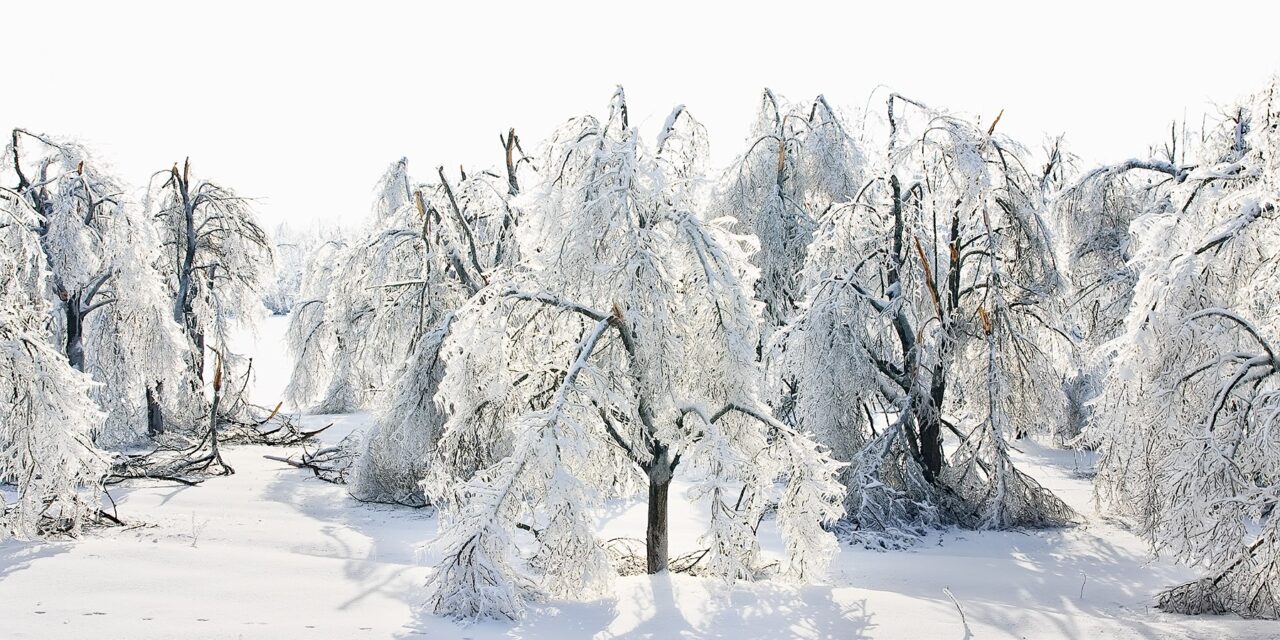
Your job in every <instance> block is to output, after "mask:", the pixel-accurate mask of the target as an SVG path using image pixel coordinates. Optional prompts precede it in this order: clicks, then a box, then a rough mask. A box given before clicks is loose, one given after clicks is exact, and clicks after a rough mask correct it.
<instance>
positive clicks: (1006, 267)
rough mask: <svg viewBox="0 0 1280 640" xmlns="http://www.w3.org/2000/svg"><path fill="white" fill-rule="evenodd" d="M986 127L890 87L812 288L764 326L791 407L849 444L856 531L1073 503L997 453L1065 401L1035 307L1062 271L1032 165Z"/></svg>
mask: <svg viewBox="0 0 1280 640" xmlns="http://www.w3.org/2000/svg"><path fill="white" fill-rule="evenodd" d="M913 126H914V128H913ZM994 129H995V123H993V124H992V125H991V127H990V128H988V129H985V130H984V129H982V128H979V127H978V126H976V125H974V124H972V123H970V122H968V121H965V120H963V119H961V118H958V117H954V116H949V115H946V114H944V113H941V112H938V111H935V110H933V109H929V108H927V107H925V106H923V105H921V104H920V103H918V102H915V101H911V100H908V99H905V98H902V97H901V96H897V95H894V96H891V97H890V99H889V107H888V144H887V148H886V150H885V152H884V153H883V154H882V156H881V157H880V158H879V159H878V164H876V165H875V167H874V168H873V170H872V172H871V174H870V179H869V180H868V181H867V183H866V185H865V187H863V188H862V189H861V191H860V192H859V193H858V194H856V197H855V198H853V199H852V200H851V201H850V202H847V203H845V204H843V205H841V206H837V207H833V208H832V209H831V210H830V211H829V212H828V213H827V215H825V216H824V217H823V218H822V219H821V221H820V225H819V227H818V229H817V231H816V235H815V240H814V243H813V245H812V246H811V247H810V250H809V254H808V261H807V263H806V267H805V270H804V273H803V277H804V282H805V284H806V286H807V288H808V294H807V296H806V299H805V301H804V304H803V305H802V308H801V309H800V311H799V313H798V314H797V315H796V316H795V318H794V319H793V321H792V322H790V323H789V324H788V325H787V326H786V327H785V328H784V329H782V330H781V331H780V332H779V334H778V335H777V336H776V339H775V340H774V341H773V345H772V352H771V354H770V356H771V367H772V369H773V373H774V374H775V376H776V377H778V378H782V379H787V378H789V379H790V380H791V381H792V382H791V386H793V388H794V390H795V394H796V397H795V408H794V411H795V418H796V424H798V425H799V426H800V427H802V428H803V429H805V430H808V431H812V432H813V433H815V434H816V435H817V437H818V438H819V440H820V441H822V442H824V443H826V444H828V445H829V446H831V448H832V449H833V451H834V453H835V454H836V456H837V457H838V458H839V459H841V460H844V461H848V462H850V464H849V466H848V468H847V469H846V470H845V472H844V475H843V477H842V480H843V482H844V484H845V486H846V488H847V490H848V491H847V497H846V500H845V506H846V510H847V513H848V519H849V522H850V524H851V525H852V528H853V530H854V531H853V537H854V538H855V539H857V540H860V541H861V542H864V543H867V544H873V545H880V546H886V547H896V546H901V545H904V544H908V543H910V542H911V541H913V540H914V539H916V538H917V537H918V536H919V535H921V534H922V533H923V531H924V530H925V529H926V528H928V527H931V526H935V525H937V524H939V523H941V522H958V523H960V524H963V525H966V526H974V527H988V528H1005V527H1015V526H1042V525H1052V524H1059V523H1064V522H1066V521H1068V520H1069V519H1070V518H1071V517H1072V511H1071V509H1070V508H1068V507H1067V506H1066V505H1065V504H1063V503H1062V502H1061V501H1059V500H1058V499H1057V498H1055V497H1053V496H1052V495H1051V494H1049V493H1048V492H1047V491H1046V490H1044V489H1043V488H1041V487H1040V486H1039V485H1038V484H1037V483H1036V482H1035V481H1034V480H1033V479H1031V478H1030V477H1028V476H1026V475H1025V474H1022V473H1021V472H1019V471H1018V470H1017V469H1015V468H1014V467H1013V466H1012V464H1011V462H1010V460H1009V455H1008V444H1007V442H1008V440H1009V439H1010V438H1013V437H1015V436H1017V435H1019V434H1022V433H1026V432H1033V431H1039V430H1042V429H1044V428H1045V425H1046V424H1052V423H1053V421H1054V420H1055V419H1056V418H1055V416H1058V415H1061V413H1062V407H1063V406H1064V403H1063V402H1062V400H1061V395H1060V393H1057V391H1056V390H1059V389H1060V386H1061V385H1060V381H1061V378H1060V375H1059V374H1058V373H1057V372H1056V371H1055V370H1054V368H1053V366H1052V364H1053V362H1054V360H1053V359H1052V358H1051V357H1050V354H1048V353H1046V352H1045V350H1044V349H1045V346H1044V345H1046V344H1047V343H1048V342H1051V341H1052V340H1053V339H1055V338H1056V339H1062V338H1061V337H1060V336H1057V334H1056V333H1055V332H1054V331H1053V329H1052V318H1049V317H1046V315H1047V314H1045V312H1044V309H1043V305H1044V303H1045V301H1046V300H1047V299H1049V298H1050V296H1051V295H1052V294H1053V292H1054V290H1055V288H1056V287H1058V285H1059V283H1058V276H1057V270H1056V267H1055V264H1054V261H1053V256H1052V253H1051V242H1050V234H1049V231H1048V229H1047V227H1046V224H1045V222H1044V221H1043V220H1042V219H1041V210H1042V208H1043V202H1042V200H1041V198H1040V196H1039V194H1040V190H1039V188H1038V184H1037V183H1038V180H1039V179H1040V178H1041V176H1037V175H1032V174H1031V173H1029V172H1028V170H1027V169H1026V168H1025V166H1024V160H1023V156H1024V153H1023V151H1022V150H1021V149H1020V147H1018V146H1017V145H1016V144H1015V143H1014V142H1013V141H1011V140H1009V139H1007V138H1005V137H1003V136H1000V135H998V134H996V133H995V131H994ZM946 431H952V432H954V433H955V434H956V437H957V439H958V442H957V444H956V447H955V450H954V453H953V454H952V455H951V458H950V461H949V462H948V461H947V460H946V458H945V457H944V450H943V434H944V432H946Z"/></svg>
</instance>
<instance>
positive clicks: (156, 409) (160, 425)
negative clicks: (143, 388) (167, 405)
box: [147, 380, 164, 438]
mask: <svg viewBox="0 0 1280 640" xmlns="http://www.w3.org/2000/svg"><path fill="white" fill-rule="evenodd" d="M162 393H164V383H163V382H160V381H158V380H157V381H156V385H155V386H154V387H152V386H147V435H149V436H151V437H153V438H154V437H156V436H158V435H160V434H162V433H164V407H162V406H161V405H160V394H162Z"/></svg>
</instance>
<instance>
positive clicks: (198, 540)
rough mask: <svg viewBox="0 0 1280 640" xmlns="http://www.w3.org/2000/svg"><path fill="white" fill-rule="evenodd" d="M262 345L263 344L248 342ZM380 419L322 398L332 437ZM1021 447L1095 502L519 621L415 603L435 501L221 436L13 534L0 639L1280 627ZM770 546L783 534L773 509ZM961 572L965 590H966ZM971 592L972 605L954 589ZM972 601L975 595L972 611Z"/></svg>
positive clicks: (673, 579) (621, 508) (678, 497)
mask: <svg viewBox="0 0 1280 640" xmlns="http://www.w3.org/2000/svg"><path fill="white" fill-rule="evenodd" d="M287 322H288V319H287V318H281V317H273V318H268V319H266V320H265V322H264V323H263V325H262V328H261V329H260V331H259V332H258V335H257V336H254V337H246V339H245V343H246V344H245V345H244V346H243V348H245V349H246V350H247V351H251V352H252V353H255V354H256V358H255V369H257V371H258V372H259V375H258V379H257V381H256V383H255V385H254V389H255V398H256V401H257V402H259V403H261V404H268V405H274V404H275V401H276V400H278V398H279V396H280V392H281V390H282V389H283V387H284V383H285V380H286V379H287V377H288V367H289V361H288V358H287V356H285V354H283V353H282V352H281V350H280V349H281V347H280V346H279V345H281V344H283V340H282V338H283V334H284V330H285V327H286V325H287ZM249 347H252V349H251V350H250V349H249ZM369 420H370V416H368V415H367V414H352V415H342V416H306V417H305V418H304V421H305V423H306V424H307V425H309V426H323V425H325V424H328V423H329V422H334V423H335V425H334V426H333V427H332V428H331V429H329V430H328V431H326V432H325V433H324V438H325V439H326V440H328V441H336V440H337V439H340V438H341V437H342V436H343V435H345V434H346V433H348V432H350V431H351V430H352V429H355V428H360V427H362V426H364V425H367V424H368V422H369ZM1017 446H1018V447H1019V448H1020V449H1021V450H1022V453H1020V454H1018V456H1017V457H1016V462H1017V463H1018V464H1019V465H1020V466H1021V467H1022V468H1023V469H1024V470H1026V471H1028V472H1030V473H1031V474H1032V475H1033V476H1035V477H1036V478H1037V479H1038V480H1040V481H1041V482H1042V483H1044V484H1045V486H1047V487H1049V488H1051V489H1052V490H1054V491H1055V492H1057V493H1058V495H1059V496H1061V497H1062V498H1063V499H1065V500H1066V501H1067V502H1068V503H1070V504H1071V505H1072V506H1074V507H1075V508H1076V509H1078V510H1080V511H1081V513H1084V514H1086V517H1087V519H1088V523H1087V524H1085V525H1083V526H1080V527H1076V528H1072V529H1064V530H1053V531H1027V532H982V533H979V532H972V531H959V530H953V531H946V532H942V533H939V534H936V535H934V536H932V537H931V538H930V539H928V540H927V541H926V542H925V543H924V544H921V545H918V546H917V547H915V548H913V549H911V550H908V551H904V552H887V553H882V552H876V551H869V550H864V549H858V548H852V547H843V548H842V549H841V552H840V553H839V555H838V558H837V560H836V564H835V567H834V570H833V571H832V576H831V579H830V580H829V582H828V584H823V585H808V586H795V585H789V584H783V583H777V582H768V581H766V582H757V583H746V582H738V583H733V584H726V583H725V582H723V581H720V580H711V579H702V578H694V577H689V576H685V575H661V576H654V577H649V576H635V577H623V578H618V579H617V581H616V583H615V587H614V593H613V595H612V597H610V598H607V599H603V600H599V601H595V602H552V603H546V604H543V605H540V606H537V607H535V608H533V609H531V610H530V611H529V614H528V615H527V617H526V618H525V619H523V620H521V621H519V622H514V623H510V622H507V623H500V622H482V623H478V624H473V625H469V626H459V625H457V624H455V623H453V622H450V621H448V620H445V619H441V618H437V617H434V616H432V615H431V614H430V612H429V611H425V610H423V609H422V607H421V602H422V599H423V597H424V594H423V584H424V582H425V580H426V577H427V576H428V574H429V573H430V571H431V566H432V564H433V563H434V561H435V560H436V559H437V557H436V555H435V554H434V553H433V552H432V550H431V549H430V548H429V547H428V546H427V544H428V543H429V542H430V540H431V539H432V538H433V537H434V535H435V533H436V522H437V521H436V518H435V517H434V514H433V513H432V511H431V510H430V509H421V510H419V509H410V508H405V507H393V506H384V505H370V504H362V503H360V502H357V501H356V500H354V499H352V498H351V497H350V496H348V495H347V493H346V492H345V491H344V489H343V488H342V487H339V486H335V485H331V484H327V483H324V482H321V481H319V480H317V479H315V478H312V477H309V476H310V474H309V473H307V472H304V471H299V470H296V469H293V468H291V467H287V466H286V465H283V464H280V463H278V462H273V461H270V460H266V459H264V458H263V455H264V454H273V455H287V454H289V453H291V451H287V450H285V451H282V450H281V449H279V448H268V447H257V446H241V447H232V448H229V449H228V450H227V452H226V455H227V456H228V460H229V462H230V463H231V464H232V465H233V466H234V467H235V469H236V474H235V475H233V476H231V477H228V478H213V479H210V480H208V481H206V482H205V483H204V484H202V485H200V486H198V487H182V486H174V485H172V484H169V483H163V482H152V481H140V482H135V483H134V484H131V485H129V486H127V487H116V488H114V489H113V490H112V496H113V497H114V499H115V501H116V503H117V508H118V513H119V515H120V516H121V517H122V518H123V519H124V520H126V522H127V523H128V526H125V527H114V528H106V529H95V530H92V531H89V532H87V533H86V534H85V535H84V536H82V538H81V539H79V540H74V541H52V542H38V543H22V542H15V541H9V542H5V543H0V638H4V639H19V638H105V639H110V638H273V639H274V638H473V639H476V640H480V639H487V638H547V639H555V640H563V639H571V638H662V639H665V638H734V639H735V640H738V639H743V638H842V639H843V638H978V639H987V638H1277V637H1280V623H1276V622H1265V621H1255V620H1242V619H1240V618H1236V617H1231V616H1220V617H1199V618H1189V617H1183V616H1177V615H1170V614H1164V613H1161V612H1159V611H1156V610H1154V609H1153V608H1152V607H1151V604H1152V600H1153V596H1154V594H1155V593H1156V592H1157V591H1158V590H1159V589H1161V588H1162V587H1164V586H1167V585H1171V584H1174V583H1177V582H1180V581H1184V580H1187V579H1190V578H1192V577H1194V576H1195V575H1196V574H1195V572H1194V571H1192V570H1190V569H1187V568H1184V567H1178V566H1175V565H1172V564H1169V563H1167V562H1163V561H1153V560H1151V558H1150V557H1149V555H1148V553H1147V550H1146V548H1145V546H1144V545H1143V543H1142V542H1141V541H1140V540H1138V539H1137V538H1136V537H1134V536H1132V535H1130V534H1128V533H1126V532H1124V531H1123V530H1122V529H1120V528H1119V527H1117V526H1116V525H1114V524H1112V523H1109V522H1107V521H1104V520H1103V519H1102V518H1101V517H1100V516H1099V515H1098V514H1097V513H1096V512H1095V511H1094V510H1093V508H1092V499H1091V490H1090V487H1089V483H1088V480H1087V479H1083V478H1080V477H1077V476H1076V475H1075V471H1076V469H1077V468H1078V467H1080V466H1082V465H1085V464H1086V463H1087V461H1086V460H1081V459H1077V456H1076V455H1075V454H1072V453H1070V452H1062V451H1056V450H1052V449H1048V448H1042V447H1038V446H1036V445H1034V444H1032V443H1026V442H1019V443H1017ZM687 489H688V486H687V485H685V486H683V487H681V486H679V485H677V487H676V490H675V491H673V493H672V503H671V509H672V512H671V526H672V540H671V548H672V549H671V550H672V554H673V555H679V554H682V553H685V552H688V551H691V550H693V549H695V548H697V547H696V543H697V538H698V536H699V535H701V533H702V532H703V522H704V520H703V518H704V514H703V513H701V510H700V509H699V508H698V507H697V505H695V504H693V503H691V502H689V501H688V500H687V499H685V494H686V492H687ZM600 523H601V524H600V526H601V531H602V533H603V534H604V536H605V537H606V538H612V537H617V536H625V537H634V538H642V537H643V531H644V504H643V503H642V502H636V503H629V504H617V505H615V506H614V507H613V508H611V509H608V510H606V511H604V512H602V513H601V514H600ZM762 545H763V548H764V551H765V552H766V554H768V555H774V556H776V555H777V554H778V553H779V551H780V550H781V548H782V547H781V541H780V540H779V539H778V538H777V536H776V533H775V532H773V530H772V529H771V528H770V523H768V522H766V524H765V527H764V537H763V541H762ZM948 590H949V592H950V594H951V595H953V596H954V598H955V600H954V601H953V600H952V599H951V597H949V595H948ZM957 603H958V604H957ZM960 610H963V617H962V615H961V612H960Z"/></svg>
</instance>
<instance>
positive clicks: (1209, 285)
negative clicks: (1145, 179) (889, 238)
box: [1086, 81, 1280, 618]
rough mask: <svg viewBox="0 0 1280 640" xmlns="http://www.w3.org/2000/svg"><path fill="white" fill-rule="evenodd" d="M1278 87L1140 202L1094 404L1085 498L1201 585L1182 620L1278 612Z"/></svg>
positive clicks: (1171, 603) (1187, 589)
mask: <svg viewBox="0 0 1280 640" xmlns="http://www.w3.org/2000/svg"><path fill="white" fill-rule="evenodd" d="M1278 90H1280V86H1278V85H1277V83H1276V82H1275V81H1273V82H1272V83H1271V84H1270V85H1269V86H1268V87H1267V88H1266V89H1264V90H1263V91H1261V92H1259V93H1257V94H1255V95H1253V96H1251V97H1249V98H1248V99H1246V100H1244V101H1242V102H1241V103H1239V104H1237V105H1235V106H1233V107H1230V108H1229V109H1227V110H1226V111H1225V114H1224V117H1223V118H1222V119H1221V121H1220V122H1219V123H1218V124H1217V125H1216V126H1213V127H1212V128H1210V130H1209V131H1207V132H1206V133H1205V135H1204V142H1203V144H1202V145H1201V148H1200V149H1199V150H1198V151H1193V152H1192V153H1193V154H1194V155H1195V156H1197V157H1196V158H1195V159H1194V160H1193V161H1192V162H1193V164H1183V163H1178V164H1175V163H1173V162H1170V161H1168V160H1152V161H1137V160H1134V161H1130V162H1127V163H1124V164H1122V165H1120V166H1117V167H1108V168H1104V169H1103V170H1100V171H1103V172H1107V173H1112V174H1115V173H1119V172H1132V171H1138V170H1141V171H1144V172H1146V173H1149V174H1154V175H1157V177H1158V178H1159V183H1158V184H1156V185H1154V186H1153V187H1151V189H1153V190H1154V191H1155V193H1154V195H1143V196H1141V197H1139V198H1138V199H1137V202H1138V203H1140V205H1141V207H1142V213H1141V215H1139V216H1138V217H1137V218H1136V219H1135V220H1134V222H1133V225H1132V229H1133V238H1135V239H1136V243H1137V244H1136V248H1135V249H1134V252H1133V260H1132V264H1133V268H1134V269H1135V270H1136V272H1137V274H1138V278H1137V283H1136V286H1135V287H1134V291H1133V303H1132V305H1131V306H1130V309H1129V314H1128V316H1127V318H1126V319H1125V323H1124V329H1123V332H1122V333H1121V334H1120V335H1119V336H1118V337H1117V338H1116V339H1115V340H1113V341H1112V343H1111V345H1110V348H1111V350H1113V351H1114V354H1115V355H1114V363H1113V365H1112V366H1111V368H1110V370H1109V374H1108V378H1107V382H1106V391H1105V394H1104V396H1103V398H1102V400H1101V401H1100V402H1099V411H1100V413H1101V414H1102V415H1103V416H1105V419H1104V420H1101V421H1099V422H1098V423H1097V424H1095V425H1093V426H1091V427H1090V429H1089V431H1088V432H1087V433H1086V435H1087V436H1088V437H1089V439H1090V440H1091V441H1094V442H1096V443H1098V446H1099V451H1100V459H1099V464H1098V476H1097V480H1096V485H1095V486H1096V490H1097V494H1098V497H1099V499H1100V500H1101V502H1102V503H1103V504H1104V505H1105V506H1106V507H1108V508H1109V509H1110V510H1111V511H1112V512H1113V513H1116V514H1118V515H1120V516H1122V517H1124V518H1126V519H1127V520H1128V521H1130V522H1131V523H1132V525H1133V526H1134V528H1135V529H1136V530H1137V531H1138V532H1140V533H1142V534H1143V535H1145V536H1146V537H1147V538H1148V540H1149V541H1150V542H1151V544H1152V548H1153V549H1154V550H1155V551H1156V552H1157V553H1161V554H1167V555H1169V556H1171V557H1174V558H1177V559H1180V560H1183V561H1186V562H1188V563H1191V564H1193V565H1195V566H1198V567H1201V568H1203V569H1204V570H1205V571H1206V572H1207V575H1206V576H1205V577H1204V578H1202V579H1200V580H1196V581H1194V582H1191V583H1188V584H1185V585H1181V586H1178V587H1175V588H1172V589H1169V590H1168V591H1165V592H1164V593H1162V594H1161V595H1160V596H1159V598H1158V603H1159V606H1160V607H1161V608H1163V609H1165V610H1167V611H1173V612H1180V613H1190V614H1196V613H1223V612H1232V613H1237V614H1239V615H1242V616H1249V617H1267V618H1277V617H1280V517H1278V514H1280V508H1278V507H1280V437H1277V435H1278V431H1277V430H1278V429H1280V360H1278V359H1277V351H1276V349H1277V348H1280V315H1277V314H1276V313H1275V308H1276V305H1277V302H1278V300H1277V293H1278V292H1280V284H1278V283H1280V267H1278V265H1280V214H1278V213H1277V211H1278V210H1280V198H1278V197H1277V194H1280V132H1278V130H1280V102H1278V100H1280V96H1278V95H1277V93H1278V92H1280V91H1278Z"/></svg>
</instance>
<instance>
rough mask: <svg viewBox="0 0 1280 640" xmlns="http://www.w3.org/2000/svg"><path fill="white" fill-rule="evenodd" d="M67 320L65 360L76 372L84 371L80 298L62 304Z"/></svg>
mask: <svg viewBox="0 0 1280 640" xmlns="http://www.w3.org/2000/svg"><path fill="white" fill-rule="evenodd" d="M62 306H63V310H64V311H65V312H66V319H67V360H68V361H69V362H70V363H71V366H72V367H74V368H75V369H76V371H84V316H82V315H81V314H80V296H79V295H74V296H70V297H68V298H67V301H66V302H64V303H62Z"/></svg>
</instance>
